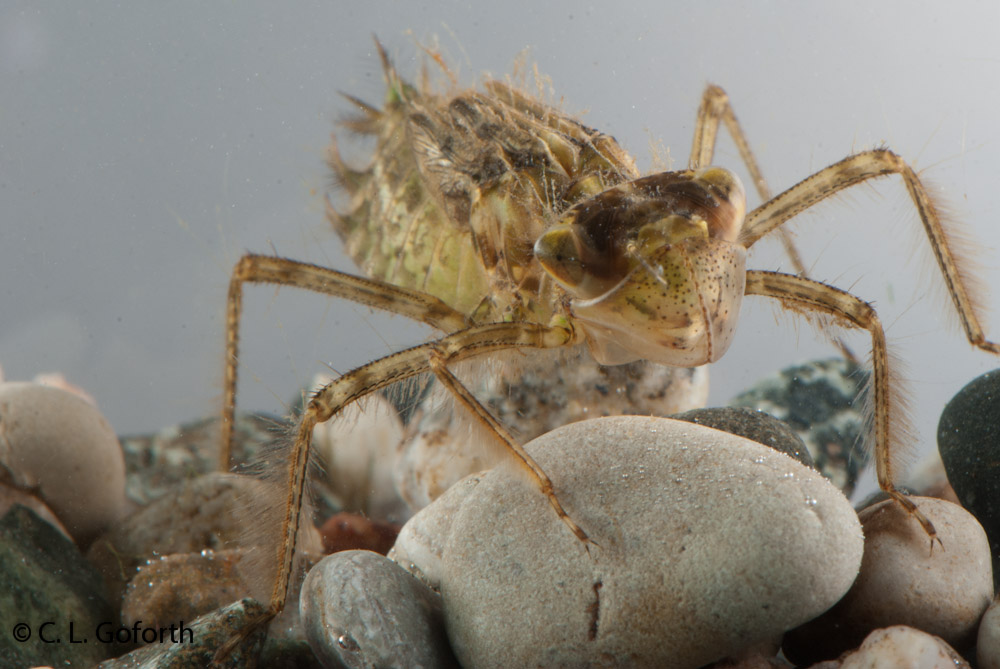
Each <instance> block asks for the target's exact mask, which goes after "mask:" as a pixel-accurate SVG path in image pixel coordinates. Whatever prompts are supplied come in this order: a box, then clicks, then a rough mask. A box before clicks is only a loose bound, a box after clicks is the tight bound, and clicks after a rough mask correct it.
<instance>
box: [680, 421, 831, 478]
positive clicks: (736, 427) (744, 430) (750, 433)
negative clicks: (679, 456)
mask: <svg viewBox="0 0 1000 669" xmlns="http://www.w3.org/2000/svg"><path fill="white" fill-rule="evenodd" d="M670 417H671V418H676V419H677V420H684V421H687V422H689V423H697V424H698V425H704V426H705V427H711V428H714V429H716V430H722V431H723V432H729V433H730V434H735V435H737V436H740V437H746V438H747V439H750V440H752V441H756V442H757V443H758V444H764V445H765V446H770V447H771V448H773V449H775V450H776V451H780V452H782V453H784V454H785V455H789V456H791V457H793V458H795V459H796V460H798V461H799V462H801V463H802V464H804V465H805V466H807V467H812V468H813V469H817V470H818V468H817V467H816V462H815V461H814V460H813V459H812V456H811V455H810V454H809V451H808V450H807V449H806V445H805V444H804V443H803V442H802V439H801V438H800V437H799V435H798V434H796V433H795V431H794V430H792V428H790V427H788V425H787V424H786V423H784V422H782V421H780V420H778V419H777V418H775V417H774V416H772V415H771V414H768V413H764V412H763V411H756V410H754V409H747V408H744V407H720V408H716V409H692V410H691V411H685V412H684V413H679V414H674V415H673V416H670Z"/></svg>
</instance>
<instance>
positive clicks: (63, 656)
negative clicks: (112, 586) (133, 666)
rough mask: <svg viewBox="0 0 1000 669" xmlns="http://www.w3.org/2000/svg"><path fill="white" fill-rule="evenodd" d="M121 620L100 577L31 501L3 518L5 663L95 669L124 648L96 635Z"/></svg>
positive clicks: (0, 558) (0, 591) (1, 648)
mask: <svg viewBox="0 0 1000 669" xmlns="http://www.w3.org/2000/svg"><path fill="white" fill-rule="evenodd" d="M117 620H118V616H117V613H116V612H115V610H114V609H113V608H112V607H111V605H110V604H109V603H108V600H107V598H106V597H105V595H104V590H103V587H102V583H101V578H100V576H99V575H98V573H97V572H96V571H95V570H94V568H93V567H91V566H90V565H89V564H88V563H87V561H86V560H85V559H84V557H83V555H81V554H80V551H79V550H78V549H77V547H76V546H75V545H74V544H73V543H72V542H70V541H69V540H68V539H67V538H66V537H65V536H63V535H62V534H61V533H60V532H59V530H57V529H55V528H54V527H52V525H50V524H49V523H47V522H45V521H44V520H42V519H41V518H39V517H38V516H36V515H35V514H34V513H33V512H32V511H30V510H28V509H27V508H25V507H23V506H14V507H13V508H12V509H11V510H10V511H9V512H8V513H7V514H6V515H5V516H4V517H3V519H0V629H2V630H3V634H0V666H4V667H27V666H34V665H46V664H47V665H51V666H60V665H64V664H67V663H71V664H73V665H75V666H90V665H92V664H94V663H96V662H99V661H100V660H103V659H104V658H106V657H109V656H111V655H114V654H115V653H117V652H119V649H118V647H117V646H116V645H114V644H109V643H99V642H97V639H96V638H95V637H94V632H95V630H96V629H97V628H98V627H99V626H100V625H101V624H102V623H103V624H104V625H105V626H112V628H113V627H116V626H117ZM46 622H50V623H51V624H50V625H47V626H45V627H44V628H43V624H44V623H46ZM19 638H23V641H19ZM84 638H87V639H89V641H90V642H89V643H82V642H81V640H82V639H84ZM55 639H59V640H60V641H59V642H58V643H46V642H45V641H46V640H55Z"/></svg>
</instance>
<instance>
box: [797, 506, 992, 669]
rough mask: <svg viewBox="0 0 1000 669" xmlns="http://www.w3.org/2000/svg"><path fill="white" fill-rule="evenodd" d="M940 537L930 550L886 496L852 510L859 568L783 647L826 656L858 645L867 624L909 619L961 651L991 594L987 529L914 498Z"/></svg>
mask: <svg viewBox="0 0 1000 669" xmlns="http://www.w3.org/2000/svg"><path fill="white" fill-rule="evenodd" d="M911 499H912V500H913V501H914V503H916V505H917V506H918V507H919V509H920V510H921V511H922V512H923V513H924V515H926V516H927V518H928V519H930V521H931V522H932V523H934V527H935V529H936V530H937V533H938V536H939V537H940V539H941V541H942V542H943V544H944V550H941V546H937V545H935V547H934V549H933V550H931V547H930V544H929V541H928V537H927V534H926V533H925V532H924V530H923V528H921V526H920V524H919V523H918V522H917V521H916V520H915V519H914V518H912V517H911V516H910V515H909V514H908V513H907V512H906V511H905V510H904V509H903V508H902V507H901V506H900V505H899V504H898V503H896V502H893V501H890V500H887V501H884V502H880V503H878V504H876V505H875V506H871V507H868V508H866V509H863V510H862V511H861V512H860V513H859V514H858V515H859V518H860V519H861V522H862V526H863V527H864V530H865V537H866V538H865V553H864V560H863V561H862V565H861V573H860V574H859V575H858V579H857V581H856V582H855V583H854V586H853V587H852V588H851V590H850V592H848V593H847V595H846V596H845V597H844V598H843V599H842V600H841V601H840V602H838V603H837V605H836V606H835V607H833V608H832V609H831V610H830V611H828V612H827V613H825V614H823V616H821V617H820V618H817V619H816V620H813V621H811V622H809V623H807V624H806V625H804V626H802V627H801V628H799V629H796V630H793V631H792V632H790V633H789V634H787V635H786V636H785V644H784V651H785V655H786V656H788V658H789V659H790V660H792V661H793V662H796V663H799V664H805V663H807V662H809V661H819V660H827V659H831V658H835V657H837V656H838V655H839V654H840V653H842V652H844V651H846V650H849V649H851V648H854V647H856V646H857V645H858V644H859V643H861V641H862V639H864V638H865V636H866V635H868V634H869V633H870V632H871V631H872V630H875V629H878V628H881V627H889V626H892V625H908V626H910V627H915V628H917V629H920V630H923V631H924V632H927V633H928V634H933V635H936V636H939V637H941V638H942V639H944V640H945V641H946V642H947V643H949V644H951V645H952V646H954V647H955V648H957V649H958V650H960V651H963V650H965V649H967V648H968V647H970V646H971V644H972V643H973V642H974V641H975V633H976V627H977V625H978V624H979V619H980V617H981V616H982V614H983V611H984V610H985V609H986V607H987V605H988V604H989V603H990V600H991V599H992V597H993V573H992V568H991V565H990V551H989V544H988V542H987V540H986V534H985V532H983V529H982V527H980V525H979V523H978V522H976V519H975V518H974V517H973V516H972V514H970V513H969V512H968V511H966V510H965V509H963V508H962V507H960V506H958V505H956V504H952V503H950V502H946V501H944V500H940V499H934V498H931V497H912V498H911Z"/></svg>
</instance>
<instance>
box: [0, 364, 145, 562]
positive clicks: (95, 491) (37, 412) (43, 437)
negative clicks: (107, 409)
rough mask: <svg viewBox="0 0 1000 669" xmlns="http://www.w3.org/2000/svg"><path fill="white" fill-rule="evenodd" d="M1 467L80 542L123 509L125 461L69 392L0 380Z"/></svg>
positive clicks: (99, 421)
mask: <svg viewBox="0 0 1000 669" xmlns="http://www.w3.org/2000/svg"><path fill="white" fill-rule="evenodd" d="M0 465H2V466H3V468H4V469H5V470H6V471H7V472H8V473H9V476H10V484H11V485H14V486H17V487H19V488H22V489H25V490H29V491H32V492H34V493H35V494H37V495H38V496H39V497H40V498H41V499H42V500H43V501H44V502H45V503H46V504H47V505H48V506H49V508H51V509H52V511H53V512H55V514H56V515H57V516H58V517H59V519H60V520H61V521H62V522H63V524H64V525H65V526H66V528H67V529H68V530H69V532H70V534H72V535H73V537H74V538H75V539H76V541H77V542H78V543H80V544H83V545H85V544H86V543H87V542H89V541H90V540H91V539H93V538H94V537H95V536H96V535H97V534H98V533H100V532H101V531H102V530H104V529H105V528H107V527H109V526H110V525H112V524H113V523H114V522H115V521H116V520H118V519H119V518H120V517H122V515H123V514H124V513H125V459H124V456H123V455H122V450H121V446H120V445H119V443H118V438H117V437H116V436H115V433H114V430H112V429H111V426H110V425H109V424H108V422H107V420H105V418H104V416H102V415H101V413H100V412H99V411H98V410H97V409H96V408H94V407H93V406H92V405H91V404H89V403H88V402H86V401H84V400H83V399H81V398H79V397H77V396H76V395H74V394H73V393H70V392H68V391H65V390H60V389H58V388H52V387H47V386H41V385H37V384H33V383H20V382H11V383H0Z"/></svg>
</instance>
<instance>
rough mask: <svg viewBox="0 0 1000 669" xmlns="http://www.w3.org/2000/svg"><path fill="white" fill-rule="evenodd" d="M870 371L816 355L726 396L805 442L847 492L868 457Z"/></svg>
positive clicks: (815, 458)
mask: <svg viewBox="0 0 1000 669" xmlns="http://www.w3.org/2000/svg"><path fill="white" fill-rule="evenodd" d="M867 382H868V372H866V371H865V370H863V369H862V368H860V367H858V366H857V365H856V364H854V363H851V362H848V361H847V360H844V359H843V358H833V359H830V360H817V361H815V362H810V363H807V364H802V365H796V366H794V367H789V368H788V369H784V370H782V371H780V372H778V373H776V374H773V375H772V376H769V377H766V378H764V379H761V380H760V381H759V382H757V384H756V385H754V387H752V388H750V389H749V390H747V391H746V392H743V393H741V394H740V395H738V396H737V397H735V398H733V400H732V401H730V402H729V404H730V406H734V407H749V408H751V409H757V410H758V411H764V412H767V413H769V414H771V415H772V416H774V417H775V418H778V419H780V420H782V421H784V422H785V423H787V424H788V425H789V427H791V428H792V429H793V430H795V432H796V433H797V434H798V435H799V436H800V437H801V438H802V441H804V442H805V444H806V447H807V448H808V449H809V453H810V454H811V455H812V457H813V460H814V461H815V462H816V467H817V469H819V470H820V471H821V472H823V473H824V474H825V475H826V476H827V478H829V479H830V480H831V481H833V483H834V485H836V486H837V487H838V488H840V489H841V490H843V491H844V494H845V495H850V494H851V492H852V491H853V490H854V486H855V484H856V483H857V480H858V476H859V475H860V473H861V471H862V470H864V468H865V465H866V464H867V463H868V453H867V452H866V451H865V449H864V448H862V439H861V437H862V434H863V432H864V417H863V408H864V401H863V399H864V398H863V397H862V396H861V393H862V391H863V390H864V387H865V385H866V384H867Z"/></svg>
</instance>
